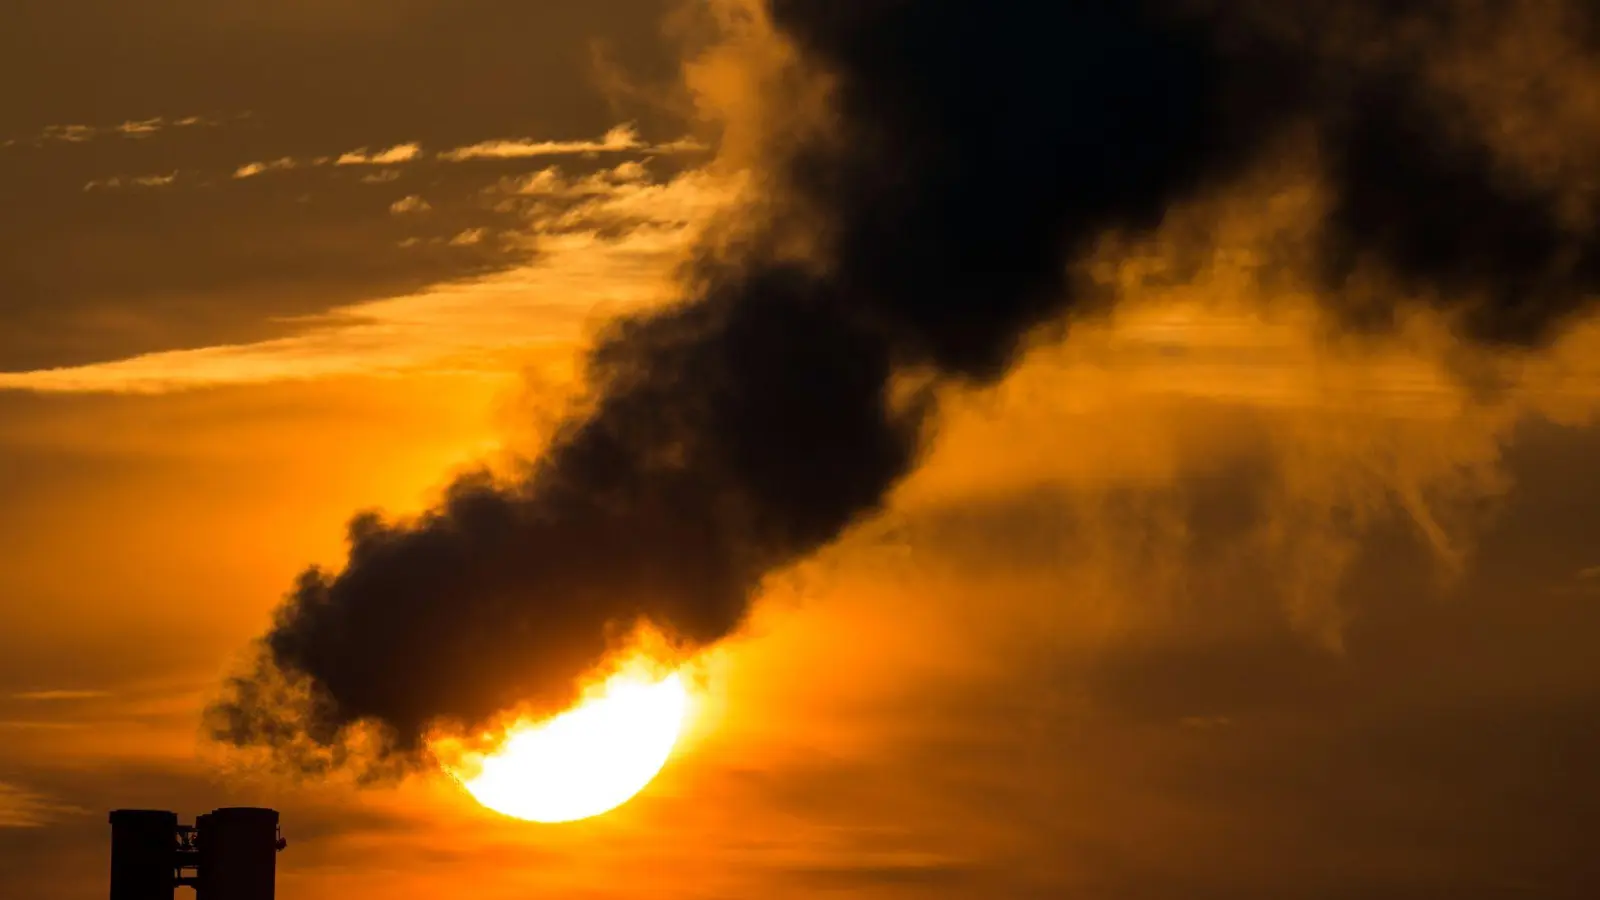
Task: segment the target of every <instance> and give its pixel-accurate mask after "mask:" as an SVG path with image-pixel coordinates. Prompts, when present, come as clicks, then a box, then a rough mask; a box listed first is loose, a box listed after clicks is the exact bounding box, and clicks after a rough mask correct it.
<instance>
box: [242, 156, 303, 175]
mask: <svg viewBox="0 0 1600 900" xmlns="http://www.w3.org/2000/svg"><path fill="white" fill-rule="evenodd" d="M298 165H299V163H296V162H295V161H294V159H293V158H291V157H288V156H282V157H279V158H277V159H269V160H265V161H263V162H253V163H245V164H244V165H242V166H240V167H239V168H237V169H234V170H233V177H235V178H252V177H254V176H256V175H260V174H261V173H262V172H278V171H282V170H284V169H293V168H295V167H296V166H298Z"/></svg>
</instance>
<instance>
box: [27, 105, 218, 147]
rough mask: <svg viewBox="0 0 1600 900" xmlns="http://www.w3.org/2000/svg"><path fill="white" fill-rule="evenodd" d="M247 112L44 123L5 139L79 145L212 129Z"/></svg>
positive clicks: (37, 143) (42, 143)
mask: <svg viewBox="0 0 1600 900" xmlns="http://www.w3.org/2000/svg"><path fill="white" fill-rule="evenodd" d="M248 117H249V113H241V114H239V115H236V116H232V117H227V118H218V117H212V116H202V115H190V116H182V117H180V118H176V119H169V118H166V117H163V116H155V117H152V118H149V119H138V120H128V121H124V122H119V123H117V124H115V125H81V124H64V125H46V126H45V127H44V128H41V129H40V130H39V131H37V132H35V133H34V134H32V135H29V136H27V137H21V138H12V139H10V140H8V141H6V142H5V143H6V145H11V144H31V145H34V146H41V145H44V144H50V143H62V144H83V143H88V142H89V141H94V140H98V139H101V138H108V137H123V138H147V137H150V136H151V135H154V134H158V133H160V132H163V131H170V130H173V129H184V128H196V127H207V128H216V127H220V126H223V125H226V124H227V123H228V122H230V121H235V120H238V119H243V118H248Z"/></svg>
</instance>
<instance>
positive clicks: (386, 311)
mask: <svg viewBox="0 0 1600 900" xmlns="http://www.w3.org/2000/svg"><path fill="white" fill-rule="evenodd" d="M611 171H612V172H615V171H616V170H611ZM634 173H635V169H633V168H625V169H623V175H621V176H612V178H611V180H610V181H609V187H606V188H604V189H602V188H601V187H599V185H601V184H602V182H603V181H604V179H592V180H586V179H578V180H575V181H568V180H566V179H561V181H562V183H563V184H567V185H569V188H570V189H569V190H568V194H567V196H565V197H563V198H561V199H560V201H559V202H553V201H552V199H551V198H549V197H540V198H528V200H529V202H530V204H531V207H530V211H529V212H528V221H527V223H526V225H525V226H524V229H523V230H522V231H520V232H515V231H514V232H511V233H500V234H495V235H493V237H494V239H496V240H500V241H502V242H503V243H505V245H506V246H508V247H511V248H513V249H514V248H515V247H516V245H517V243H518V242H521V243H523V244H526V245H527V246H528V248H529V254H530V260H529V262H528V263H527V264H525V265H523V266H520V267H517V268H514V269H511V270H508V271H505V272H501V273H498V274H495V275H492V276H486V277H483V278H479V279H475V280H472V281H465V282H458V283H450V284H444V285H440V286H437V287H434V288H432V289H429V290H426V291H423V292H420V293H417V294H411V295H406V296H401V297H393V298H387V299H381V300H373V301H369V302H366V303H360V304H355V305H351V306H347V307H344V308H342V309H339V310H336V311H334V312H332V313H329V314H326V315H322V316H318V317H315V318H313V319H307V320H305V323H304V324H305V330H304V331H302V332H301V333H299V334H297V335H294V336H291V337H285V338H279V339H274V340H269V341H260V342H255V343H249V344H234V345H223V346H215V347H204V348H197V349H190V350H181V351H170V352H161V353H151V354H146V355H142V356H136V357H131V358H128V359H121V360H115V361H110V362H104V363H97V364H92V365H85V366H76V367H69V368H58V369H48V370H38V371H33V372H10V373H0V390H3V389H21V390H33V391H44V392H93V393H158V392H165V391H173V390H184V389H191V388H200V387H207V386H213V385H220V384H254V383H267V382H278V381H303V380H312V379H318V378H329V377H340V376H349V375H390V374H401V373H406V372H415V371H435V370H449V371H457V372H460V371H471V372H481V373H483V374H486V375H492V376H495V377H499V376H502V375H505V374H506V373H509V372H514V371H516V370H517V369H518V368H519V367H520V366H521V364H522V363H523V362H524V361H526V359H527V355H528V354H529V353H530V352H539V351H541V350H543V349H548V348H552V347H556V348H561V349H562V350H563V351H565V350H570V348H572V347H575V346H577V345H578V344H579V343H580V342H581V340H582V338H583V336H584V334H585V330H586V329H587V328H588V327H589V326H591V325H592V324H593V323H594V321H595V317H596V316H597V315H604V314H605V312H606V311H621V310H626V309H629V308H637V307H639V306H641V305H648V304H652V303H659V302H663V301H665V300H667V299H670V297H671V294H672V281H671V275H672V272H673V271H674V267H675V265H676V264H677V263H678V262H679V261H681V260H682V258H683V254H684V253H685V252H686V250H687V248H688V247H689V245H690V243H691V242H692V240H693V237H694V235H695V234H696V233H697V229H698V225H699V224H700V223H703V222H704V221H706V220H707V219H708V218H709V216H710V215H711V214H713V213H714V211H715V210H717V209H720V208H723V207H724V206H726V204H727V203H729V202H731V200H732V199H733V198H734V197H736V196H737V193H738V190H739V186H738V185H737V184H734V183H731V182H728V181H725V180H721V179H718V178H715V177H713V176H710V175H708V174H706V173H703V172H698V171H692V172H688V173H684V174H681V175H678V176H677V177H675V178H672V179H671V180H667V181H660V182H658V181H653V180H650V179H648V178H647V177H646V178H643V179H639V178H637V177H635V175H634ZM630 179H631V180H630ZM578 184H585V185H588V186H587V187H586V188H585V189H584V190H585V191H586V193H579V192H577V191H576V188H575V187H574V186H576V185H578ZM512 199H515V198H512ZM490 239H491V234H490V232H489V231H488V230H487V229H467V230H466V231H463V232H460V233H457V234H456V235H455V236H454V237H451V238H439V239H436V240H435V241H433V242H432V243H438V244H441V245H448V244H455V245H456V246H462V245H467V244H472V243H478V242H485V241H488V240H490Z"/></svg>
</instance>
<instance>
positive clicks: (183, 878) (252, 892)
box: [111, 806, 286, 900]
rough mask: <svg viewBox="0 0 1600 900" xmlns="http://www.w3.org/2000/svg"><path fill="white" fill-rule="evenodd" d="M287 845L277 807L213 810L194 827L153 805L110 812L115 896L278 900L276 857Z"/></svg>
mask: <svg viewBox="0 0 1600 900" xmlns="http://www.w3.org/2000/svg"><path fill="white" fill-rule="evenodd" d="M284 846H286V844H285V841H284V840H283V837H282V836H281V834H280V833H279V831H278V811H277V810H274V809H261V808H257V807H246V806H233V807H223V808H221V809H214V810H212V811H211V812H209V813H206V814H205V815H202V816H200V817H199V818H197V819H196V820H195V824H193V825H180V824H178V814H177V813H175V812H168V811H166V810H155V809H118V810H113V811H112V813H111V900H173V897H174V895H175V894H176V893H177V889H178V888H179V887H192V888H194V891H195V900H273V897H274V894H275V892H276V890H277V854H278V851H280V850H282V849H283V848H284Z"/></svg>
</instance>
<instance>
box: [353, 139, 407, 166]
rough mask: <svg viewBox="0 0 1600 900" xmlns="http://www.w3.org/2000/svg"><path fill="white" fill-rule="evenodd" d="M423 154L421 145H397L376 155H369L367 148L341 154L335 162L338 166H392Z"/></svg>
mask: <svg viewBox="0 0 1600 900" xmlns="http://www.w3.org/2000/svg"><path fill="white" fill-rule="evenodd" d="M421 154H422V147H421V145H419V144H414V143H412V144H396V145H395V146H393V147H390V148H389V149H387V150H380V151H378V152H376V153H368V152H367V148H365V147H362V148H361V149H359V150H351V151H350V152H348V153H342V154H340V155H339V158H338V159H337V160H335V161H334V162H335V164H336V165H341V166H392V165H394V164H396V163H403V162H410V161H411V160H414V159H416V158H417V157H418V156H420V155H421Z"/></svg>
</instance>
